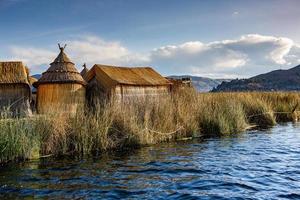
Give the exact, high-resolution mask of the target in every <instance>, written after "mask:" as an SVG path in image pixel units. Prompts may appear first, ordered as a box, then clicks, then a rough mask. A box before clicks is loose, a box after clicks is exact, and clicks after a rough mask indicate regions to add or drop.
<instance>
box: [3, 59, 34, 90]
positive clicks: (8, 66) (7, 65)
mask: <svg viewBox="0 0 300 200" xmlns="http://www.w3.org/2000/svg"><path fill="white" fill-rule="evenodd" d="M13 83H23V84H27V85H29V82H28V74H27V69H26V67H25V66H24V65H23V63H22V62H21V61H8V62H0V84H13Z"/></svg>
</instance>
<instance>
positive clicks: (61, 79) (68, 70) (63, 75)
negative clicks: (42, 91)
mask: <svg viewBox="0 0 300 200" xmlns="http://www.w3.org/2000/svg"><path fill="white" fill-rule="evenodd" d="M59 49H60V53H59V54H58V56H57V58H56V59H55V60H54V61H53V62H52V63H51V64H50V67H49V69H48V70H47V71H46V72H44V73H43V74H42V77H41V78H40V79H39V80H38V81H37V82H35V83H34V86H35V87H37V86H38V85H40V84H43V83H79V84H82V85H85V84H86V83H85V81H84V80H83V78H82V76H81V75H80V73H79V72H78V71H77V69H76V67H75V65H74V63H72V62H71V60H70V59H69V58H68V56H67V55H66V54H65V52H64V49H65V48H64V47H60V46H59Z"/></svg>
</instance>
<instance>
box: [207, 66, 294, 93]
mask: <svg viewBox="0 0 300 200" xmlns="http://www.w3.org/2000/svg"><path fill="white" fill-rule="evenodd" d="M212 91H213V92H231V91H300V65H297V66H295V67H293V68H290V69H278V70H274V71H270V72H267V73H264V74H259V75H256V76H253V77H251V78H248V79H234V80H231V81H230V82H223V83H221V84H220V85H218V86H217V87H215V88H214V89H213V90H212Z"/></svg>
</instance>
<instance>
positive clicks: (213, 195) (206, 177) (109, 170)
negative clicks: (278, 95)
mask: <svg viewBox="0 0 300 200" xmlns="http://www.w3.org/2000/svg"><path fill="white" fill-rule="evenodd" d="M25 197H27V198H28V199H31V197H34V198H37V199H40V198H41V199H44V198H45V199H99V198H105V199H119V198H128V199H300V127H299V125H298V124H284V125H278V126H276V127H274V128H272V129H269V130H265V131H249V132H246V133H243V134H240V135H238V136H230V137H223V138H209V139H202V140H201V141H200V140H194V141H188V142H179V143H176V144H160V145H155V146H151V147H145V148H141V149H138V150H134V151H133V150H131V151H129V152H118V153H114V154H112V153H107V154H105V155H102V156H101V157H98V158H93V159H92V158H90V159H84V160H82V159H81V160H78V159H45V160H40V161H30V162H25V163H22V164H11V165H9V166H5V167H2V168H0V199H16V198H25Z"/></svg>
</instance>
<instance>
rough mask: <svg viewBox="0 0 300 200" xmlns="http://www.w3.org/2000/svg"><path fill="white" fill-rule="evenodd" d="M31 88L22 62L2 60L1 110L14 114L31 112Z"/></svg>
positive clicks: (0, 73)
mask: <svg viewBox="0 0 300 200" xmlns="http://www.w3.org/2000/svg"><path fill="white" fill-rule="evenodd" d="M30 102H31V90H30V86H29V82H28V74H27V70H26V67H25V66H24V65H23V64H22V62H18V61H14V62H0V111H3V110H4V109H5V110H6V111H5V112H9V113H11V114H12V115H13V116H20V115H22V116H23V115H28V114H31V110H30Z"/></svg>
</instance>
